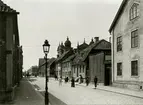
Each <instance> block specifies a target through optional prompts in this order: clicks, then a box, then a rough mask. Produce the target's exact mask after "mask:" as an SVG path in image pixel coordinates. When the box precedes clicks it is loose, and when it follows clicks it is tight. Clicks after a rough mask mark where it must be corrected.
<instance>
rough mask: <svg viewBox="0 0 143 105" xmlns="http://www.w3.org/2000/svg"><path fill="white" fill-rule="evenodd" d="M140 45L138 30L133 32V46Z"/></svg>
mask: <svg viewBox="0 0 143 105" xmlns="http://www.w3.org/2000/svg"><path fill="white" fill-rule="evenodd" d="M135 47H138V30H135V31H132V32H131V48H135Z"/></svg>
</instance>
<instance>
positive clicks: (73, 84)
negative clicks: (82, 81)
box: [71, 77, 75, 87]
mask: <svg viewBox="0 0 143 105" xmlns="http://www.w3.org/2000/svg"><path fill="white" fill-rule="evenodd" d="M71 87H75V80H74V77H72V79H71Z"/></svg>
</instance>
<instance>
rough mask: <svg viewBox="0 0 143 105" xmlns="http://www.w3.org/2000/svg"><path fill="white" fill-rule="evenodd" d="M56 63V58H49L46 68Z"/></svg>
mask: <svg viewBox="0 0 143 105" xmlns="http://www.w3.org/2000/svg"><path fill="white" fill-rule="evenodd" d="M55 61H56V58H51V59H50V60H49V61H48V62H49V64H48V66H51V65H52V64H53V63H54V62H55Z"/></svg>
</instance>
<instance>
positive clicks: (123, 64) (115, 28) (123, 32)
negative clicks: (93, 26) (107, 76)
mask: <svg viewBox="0 0 143 105" xmlns="http://www.w3.org/2000/svg"><path fill="white" fill-rule="evenodd" d="M109 32H110V33H111V35H112V75H113V78H112V81H113V85H115V86H120V87H125V88H131V89H142V88H143V68H142V66H143V54H142V53H143V41H142V40H143V0H123V1H122V4H121V6H120V8H119V10H118V12H117V14H116V16H115V18H114V20H113V22H112V24H111V26H110V29H109Z"/></svg>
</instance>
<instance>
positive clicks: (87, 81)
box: [86, 77, 89, 86]
mask: <svg viewBox="0 0 143 105" xmlns="http://www.w3.org/2000/svg"><path fill="white" fill-rule="evenodd" d="M88 84H89V77H86V86H88Z"/></svg>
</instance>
